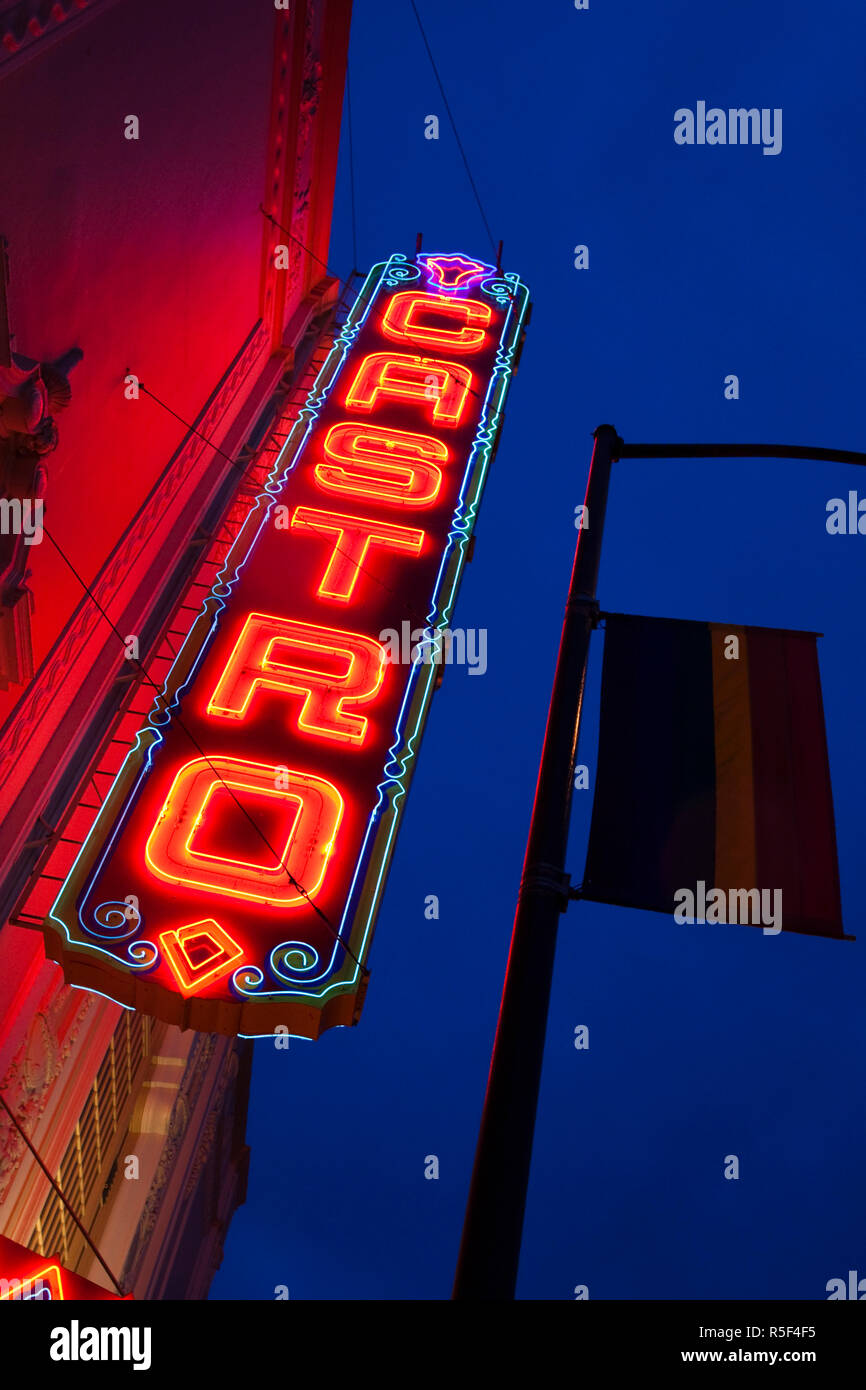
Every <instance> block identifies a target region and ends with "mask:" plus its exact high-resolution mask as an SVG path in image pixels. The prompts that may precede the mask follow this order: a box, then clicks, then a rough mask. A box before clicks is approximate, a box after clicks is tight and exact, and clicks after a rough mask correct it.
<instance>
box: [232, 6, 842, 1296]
mask: <svg viewBox="0 0 866 1390" xmlns="http://www.w3.org/2000/svg"><path fill="white" fill-rule="evenodd" d="M419 10H420V12H421V14H422V18H423V20H424V23H425V26H426V29H427V33H428V37H429V40H430V43H431V46H432V49H433V52H434V54H435V56H436V59H437V62H438V65H439V68H440V72H441V75H442V79H443V82H444V84H445V89H446V92H447V93H448V97H449V101H450V103H451V106H452V109H453V111H454V114H455V116H456V119H457V122H458V127H459V129H460V134H461V138H462V140H463V143H464V145H465V147H466V150H467V154H468V158H469V162H470V166H471V168H472V172H473V175H474V178H475V180H476V183H477V185H478V188H479V191H480V194H481V199H482V202H483V204H484V208H485V211H486V214H487V217H488V219H489V221H490V223H491V226H492V229H493V233H494V236H495V237H496V238H497V239H498V238H499V237H502V238H504V241H505V255H504V267H505V268H506V269H509V270H512V269H513V270H516V271H519V272H520V274H521V276H522V277H523V279H524V280H525V281H526V283H527V284H528V285H529V287H530V290H531V292H532V298H533V302H534V310H533V318H532V324H531V326H530V329H529V332H528V335H527V342H526V346H525V350H524V353H523V359H522V362H521V367H520V371H519V373H518V375H517V376H516V378H515V380H514V382H513V385H512V390H511V394H510V397H509V401H508V406H507V418H506V421H505V427H504V432H503V437H502V443H501V447H500V449H499V453H498V455H497V458H496V462H495V465H494V468H493V470H492V472H491V474H490V478H489V482H488V486H487V491H486V494H485V500H484V505H483V507H482V510H481V516H480V520H479V524H478V527H477V538H478V539H477V545H476V550H475V559H474V561H473V563H472V565H471V566H470V567H469V568H468V569H467V571H466V576H465V579H464V582H463V588H462V591H461V595H460V599H459V602H458V606H457V611H456V615H455V620H454V621H455V625H458V626H461V627H465V628H469V627H476V628H486V629H487V631H488V670H487V673H486V674H485V675H484V676H483V677H482V676H470V675H469V674H468V671H467V670H466V669H465V668H462V669H461V668H457V667H452V668H448V669H447V670H446V675H445V681H444V685H443V687H442V689H441V691H440V692H439V693H438V695H437V696H436V699H435V700H434V704H433V709H432V713H431V717H430V721H429V724H428V728H427V733H426V735H425V741H424V745H423V748H422V752H421V757H420V761H419V766H418V769H417V771H416V775H415V779H414V783H413V787H412V791H411V795H410V798H409V803H408V809H407V813H406V817H405V820H404V827H403V831H402V835H401V838H400V841H399V843H398V846H397V851H396V856H395V859H394V864H393V868H392V872H391V878H390V882H389V887H388V891H387V894H386V898H385V904H384V909H383V911H382V913H381V916H380V919H379V925H378V929H377V934H376V938H375V941H374V944H373V949H372V954H371V958H370V966H371V971H372V978H371V983H370V988H369V992H368V995H367V1001H366V1005H365V1009H364V1014H363V1017H362V1021H361V1024H360V1026H359V1027H358V1028H356V1029H351V1030H347V1029H339V1030H334V1031H332V1032H329V1033H327V1034H326V1035H325V1036H324V1037H323V1038H322V1039H321V1040H320V1041H319V1042H317V1043H304V1042H300V1041H297V1042H296V1041H294V1040H293V1041H292V1044H291V1048H290V1050H289V1051H288V1052H277V1051H275V1049H274V1048H273V1046H272V1045H271V1044H270V1043H268V1042H258V1043H256V1060H255V1067H254V1077H253V1090H252V1098H251V1107H250V1119H249V1142H250V1144H251V1147H252V1162H251V1167H250V1185H249V1196H248V1199H247V1204H246V1206H245V1207H244V1208H242V1209H241V1210H240V1211H239V1212H238V1214H237V1215H236V1217H235V1219H234V1223H233V1226H232V1229H231V1232H230V1235H229V1238H228V1241H227V1245H226V1254H225V1261H224V1264H223V1267H222V1270H221V1271H220V1273H219V1275H218V1276H217V1278H216V1280H215V1282H214V1285H213V1289H212V1297H214V1298H266V1299H267V1298H272V1297H273V1290H274V1286H275V1285H277V1284H286V1285H288V1287H289V1290H290V1295H291V1297H292V1298H297V1299H370V1298H373V1299H377V1298H378V1299H411V1298H420V1299H439V1298H447V1297H448V1296H449V1294H450V1289H451V1283H452V1278H453V1270H454V1263H455V1259H456V1255H457V1249H458V1244H459V1237H460V1228H461V1223H462V1218H463V1210H464V1204H465V1198H466V1192H467V1186H468V1181H469V1174H470V1170H471V1163H472V1156H473V1153H474V1146H475V1138H476V1133H477V1125H478V1119H479V1115H480V1108H481V1102H482V1098H483V1092H484V1085H485V1080H486V1074H487V1065H488V1059H489V1052H490V1045H491V1042H492V1037H493V1030H494V1025H495V1019H496V1013H497V1009H498V1004H499V996H500V990H501V984H502V976H503V970H504V966H505V960H506V954H507V949H508V942H509V937H510V931H511V923H512V917H513V911H514V903H515V896H516V891H517V885H518V880H519V876H520V870H521V863H522V857H523V850H524V845H525V837H526V830H527V826H528V819H529V812H530V808H531V801H532V795H533V790H534V785H535V777H536V771H537V765H538V756H539V751H540V746H541V739H542V734H543V729H544V721H545V717H546V710H547V701H548V696H549V690H550V682H551V678H552V673H553V664H554V660H555V655H556V649H557V643H558V638H559V628H560V624H561V618H562V607H563V602H564V596H565V592H566V588H567V584H568V576H569V572H570V566H571V560H572V553H573V547H574V541H575V535H576V533H575V531H574V525H573V517H574V508H575V506H576V505H577V504H578V503H580V502H581V501H582V500H583V495H584V487H585V480H586V471H587V465H588V462H589V456H590V448H591V432H592V430H593V428H594V427H595V426H596V425H598V424H599V423H601V422H602V421H610V422H612V423H613V424H614V425H616V427H617V428H618V430H619V432H620V434H622V435H623V437H624V438H625V439H627V440H632V441H638V440H640V441H646V440H652V441H667V440H684V441H691V440H737V441H738V440H756V441H766V442H773V443H775V442H784V443H802V444H816V445H828V446H836V447H840V448H852V449H856V448H860V449H862V448H864V431H863V417H862V400H863V380H864V348H863V321H864V307H866V306H864V274H863V268H862V266H863V226H864V222H866V207H864V182H863V168H864V157H866V97H864V87H863V80H862V51H863V45H864V38H866V18H864V15H863V14H862V13H861V12H860V10H859V9H858V8H857V7H856V6H853V5H851V4H850V3H849V2H848V0H825V3H823V4H822V5H820V6H816V5H814V4H813V3H807V0H764V2H763V3H762V4H761V5H760V6H756V5H755V4H754V0H729V3H728V4H727V5H726V6H724V7H723V8H719V7H713V8H710V9H708V8H706V7H704V6H698V5H695V4H694V0H679V3H676V2H675V0H659V3H656V4H651V5H648V4H639V3H636V0H629V2H627V3H622V4H613V3H604V0H590V9H589V10H588V11H586V12H578V11H576V10H575V9H574V8H573V5H572V3H571V0H544V3H542V4H540V5H536V6H533V7H530V9H529V10H528V9H527V6H526V5H525V4H524V3H519V2H518V0H472V3H471V4H468V5H467V4H464V3H457V0H454V3H444V4H439V5H435V6H434V5H432V4H430V3H426V2H425V0H419ZM350 61H351V79H352V103H353V117H354V147H355V180H356V199H357V210H358V218H357V221H358V259H359V263H360V268H361V269H364V270H366V269H367V268H368V267H369V265H370V264H371V263H372V262H373V261H376V260H380V259H384V258H385V257H386V256H387V255H388V254H389V253H390V252H392V251H397V250H403V251H406V252H411V251H412V250H413V249H414V243H415V233H416V231H418V230H423V232H424V245H425V249H427V250H431V251H432V250H445V251H453V250H463V251H465V252H467V253H469V254H472V255H478V256H481V257H482V258H488V257H489V255H490V249H491V248H490V244H489V241H488V240H487V239H486V235H485V231H484V226H483V223H482V221H481V218H480V215H479V213H478V209H477V205H476V203H475V201H474V199H473V196H472V193H471V189H470V187H469V184H468V181H467V178H466V174H465V171H464V169H463V166H462V163H461V160H460V157H459V152H458V150H457V147H456V144H455V141H454V137H453V134H452V131H451V129H450V127H449V124H448V120H447V117H446V113H445V111H444V109H443V105H442V101H441V97H440V95H439V92H438V89H437V86H436V83H435V78H434V75H433V72H432V70H431V67H430V64H429V61H428V59H427V55H426V53H425V51H424V48H423V44H422V41H421V37H420V34H419V32H418V28H417V25H416V23H415V19H414V16H413V14H412V10H411V6H410V5H409V4H408V0H375V3H370V2H369V0H367V3H365V0H356V4H355V14H354V20H353V31H352V44H351V58H350ZM699 100H704V101H706V103H707V105H708V106H714V105H715V106H720V107H722V108H728V107H739V106H747V107H750V106H757V107H768V108H777V107H780V108H782V110H783V113H784V115H783V147H782V152H781V153H780V154H779V155H777V156H775V157H773V156H764V155H763V154H762V152H761V150H760V148H758V147H751V146H749V147H729V146H720V147H707V146H705V147H698V146H695V147H691V148H689V147H681V146H678V145H676V144H675V143H674V139H673V130H674V119H673V117H674V111H675V110H676V109H677V108H679V107H691V108H692V109H694V108H695V106H696V104H697V102H698V101H699ZM429 114H437V115H438V116H439V117H440V123H441V128H440V139H439V140H438V142H435V141H428V140H425V139H424V118H425V116H427V115H429ZM347 153H348V150H347V144H346V141H345V122H344V147H343V150H342V151H341V155H342V162H341V170H340V178H339V186H338V196H337V203H336V208H335V220H334V234H333V242H332V250H331V264H332V266H333V267H334V268H335V269H336V270H338V271H339V272H341V273H343V274H345V272H346V271H347V270H348V269H349V268H350V266H351V263H352V239H351V222H350V215H349V196H348V188H349V185H348V163H347ZM578 243H586V244H587V245H588V246H589V252H590V268H589V270H588V271H577V270H575V269H574V268H573V259H574V252H573V248H574V247H575V245H576V244H578ZM728 373H736V374H737V375H738V377H739V380H740V399H739V400H738V401H726V400H725V399H724V394H723V383H724V378H725V376H726V375H727V374H728ZM849 488H859V493H860V496H861V497H864V496H866V470H860V469H857V468H852V467H845V466H843V465H833V464H817V463H806V462H802V463H799V462H798V463H792V462H786V461H758V460H755V461H723V460H718V461H696V462H667V463H645V462H638V461H622V462H620V463H618V464H616V465H615V467H614V474H613V483H612V488H611V496H610V504H609V508H608V520H607V529H606V535H605V542H604V555H603V559H602V567H601V579H600V585H599V596H600V599H601V603H602V607H603V608H606V609H609V610H611V611H624V612H638V613H646V614H653V615H659V616H668V617H681V618H694V619H702V620H707V621H725V622H731V623H752V624H763V625H767V626H779V627H790V628H803V629H810V630H817V631H820V632H823V633H824V634H825V637H824V638H823V640H822V641H821V643H820V644H819V652H820V660H821V672H822V680H823V690H824V702H825V709H826V716H827V726H828V740H829V749H830V763H831V772H832V777H833V785H834V794H835V806H836V818H837V830H838V842H839V856H840V869H841V879H842V899H843V910H844V915H845V923H846V929H847V931H848V932H849V933H852V934H855V935H857V936H859V941H858V942H857V943H846V942H834V941H824V940H817V939H813V938H810V937H802V936H790V937H789V936H786V935H785V934H782V936H779V937H765V936H764V935H763V933H761V932H760V931H757V930H755V929H752V928H748V927H732V926H695V927H687V926H686V927H683V926H676V925H675V924H674V923H673V921H672V920H668V919H667V918H665V917H662V916H659V915H656V914H650V913H643V912H634V911H624V910H621V909H617V908H612V907H605V906H602V905H596V904H592V903H580V904H577V905H574V906H572V908H571V909H570V910H569V913H568V914H567V916H566V917H564V918H563V919H562V924H561V929H560V941H559V949H558V954H557V962H556V976H555V984H554V991H553V998H552V1004H551V1011H550V1020H549V1027H548V1043H547V1052H546V1057H545V1067H544V1077H543V1084H542V1091H541V1100H540V1107H539V1121H538V1127H537V1131H536V1144H535V1154H534V1162H533V1171H532V1180H531V1187H530V1195H529V1203H528V1207H527V1215H526V1225H525V1236H524V1248H523V1260H522V1265H521V1274H520V1280H519V1285H518V1296H519V1297H520V1298H525V1299H569V1298H572V1297H573V1296H574V1295H573V1289H574V1286H575V1285H577V1284H587V1285H588V1286H589V1294H590V1298H591V1299H598V1298H613V1299H638V1298H662V1299H684V1298H720V1299H731V1298H746V1299H748V1298H757V1299H760V1298H782V1299H793V1298H806V1299H822V1298H825V1297H826V1293H825V1286H826V1283H827V1281H828V1280H829V1279H831V1278H834V1277H837V1276H841V1277H845V1276H846V1274H847V1271H848V1270H849V1269H858V1270H859V1271H860V1274H861V1276H863V1275H866V1243H864V1236H863V1231H864V1220H863V1218H864V1189H863V1182H862V1171H863V1160H864V1117H863V1110H862V1100H861V1092H862V1084H861V1081H860V1077H859V1072H860V1069H861V1067H860V1064H861V1059H862V1051H863V1048H862V1039H863V1034H862V1022H863V998H864V978H863V976H864V969H863V955H864V950H866V925H864V921H863V911H862V904H863V901H864V894H866V856H864V854H863V850H862V829H863V813H862V805H863V795H864V788H866V740H864V737H863V727H864V726H863V696H862V691H863V688H864V681H866V660H864V649H866V647H864V636H866V616H864V603H863V600H864V596H866V583H864V573H866V536H834V537H831V536H829V535H828V534H827V532H826V529H825V516H826V504H827V501H828V499H829V498H831V497H837V496H844V495H846V493H847V491H848V489H849ZM595 643H596V645H595V649H594V655H593V659H592V670H591V679H590V689H589V694H588V706H587V713H586V718H585V721H584V728H583V731H582V735H581V749H580V760H581V761H582V762H585V763H588V764H589V766H590V769H591V770H593V771H594V764H595V747H596V738H597V728H598V721H597V701H598V677H599V670H600V659H601V637H600V635H599V636H597V638H596V639H595ZM590 804H591V793H590V792H583V793H576V794H575V807H574V815H573V823H572V841H571V862H570V865H569V868H570V871H571V874H572V878H573V879H574V880H575V881H579V880H580V878H581V877H582V872H583V859H584V852H585V845H586V836H587V831H588V823H589V812H590ZM430 893H436V894H438V895H439V898H440V904H441V910H440V919H439V921H438V922H435V921H434V922H430V921H426V920H425V917H424V899H425V896H426V895H427V894H430ZM578 1024H587V1025H589V1029H590V1049H589V1051H586V1052H578V1051H576V1050H575V1049H574V1047H573V1034H574V1029H575V1026H576V1025H578ZM428 1154H436V1155H437V1156H438V1158H439V1164H440V1178H439V1180H438V1181H427V1180H425V1178H424V1159H425V1155H428ZM727 1154H737V1155H738V1156H739V1159H740V1179H739V1181H736V1182H734V1181H725V1179H724V1177H723V1166H724V1158H725V1155H727Z"/></svg>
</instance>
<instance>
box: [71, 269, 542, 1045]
mask: <svg viewBox="0 0 866 1390" xmlns="http://www.w3.org/2000/svg"><path fill="white" fill-rule="evenodd" d="M528 307H529V301H528V294H527V291H526V288H525V286H524V285H523V284H522V283H521V282H520V280H519V278H518V277H517V276H516V275H514V274H510V273H509V274H500V273H498V272H497V271H496V270H495V269H494V268H493V267H492V266H490V265H487V264H485V263H483V262H481V261H475V260H472V259H470V258H468V257H465V256H461V255H442V256H435V255H419V256H418V257H417V258H416V259H415V261H408V260H407V259H406V258H405V257H403V256H399V255H395V256H392V257H391V258H390V260H389V261H387V262H384V263H381V264H379V265H376V266H374V268H373V270H372V271H371V272H370V274H369V276H368V277H367V279H366V281H365V283H364V285H363V288H362V289H361V292H360V294H359V296H358V299H357V300H356V302H355V304H354V306H353V308H352V310H351V312H350V314H349V317H348V319H347V321H346V324H345V326H344V328H343V329H342V331H341V333H340V335H339V337H338V338H337V340H336V342H335V344H334V347H333V349H332V351H331V352H330V354H329V356H328V358H327V360H326V361H325V363H324V365H323V367H322V369H321V371H320V373H319V375H318V377H317V379H316V382H315V384H314V386H313V389H312V391H311V392H310V395H309V397H308V399H307V402H306V405H305V407H304V409H303V410H302V411H301V414H300V418H299V419H298V421H297V423H296V424H295V426H294V427H293V429H292V431H291V434H290V435H289V437H288V439H287V440H286V442H285V445H284V446H283V448H282V450H281V452H280V454H279V456H278V458H277V460H276V463H275V465H274V468H273V471H272V473H271V475H270V477H269V480H268V482H267V483H266V485H265V487H264V489H263V491H262V493H261V494H260V495H259V496H258V497H257V498H256V500H255V503H254V504H253V506H252V508H251V510H250V512H249V513H248V515H247V517H246V520H245V522H244V524H243V526H242V527H241V529H240V531H239V533H238V535H237V538H236V540H235V542H234V544H233V546H232V549H231V551H230V552H229V554H228V557H227V559H226V561H225V563H224V566H223V568H222V570H221V571H220V573H219V575H218V576H217V582H216V583H215V585H214V587H213V589H212V590H211V592H210V594H209V595H208V597H207V598H206V600H205V601H204V603H203V605H202V609H201V612H200V614H199V616H198V619H197V620H196V621H195V623H194V624H193V626H192V628H191V630H190V632H189V635H188V636H187V638H186V640H185V641H184V643H183V646H182V647H181V649H180V651H179V652H178V654H177V658H176V660H175V661H174V664H173V666H172V668H171V671H170V672H169V674H168V677H167V678H166V681H165V684H164V687H163V689H162V690H161V692H160V694H159V696H158V697H157V698H156V699H155V701H154V704H153V708H152V710H151V712H150V714H149V716H148V718H147V719H146V721H145V722H144V723H143V726H142V727H141V729H140V731H139V733H138V737H137V739H136V742H135V746H134V747H133V748H132V750H131V751H130V752H129V754H128V755H127V757H126V758H125V760H124V762H123V764H122V766H121V767H120V769H119V771H118V772H117V775H116V777H115V778H114V781H113V783H112V785H111V787H110V790H109V792H108V794H107V795H106V797H105V802H104V805H103V806H102V808H101V810H100V812H99V815H98V817H97V819H96V821H95V823H94V825H93V828H92V830H91V832H90V834H89V835H88V837H87V839H86V841H85V842H84V844H83V846H82V848H81V850H80V852H79V854H78V857H77V859H76V861H75V864H74V865H73V868H72V870H71V872H70V873H69V875H68V877H67V879H66V881H65V883H64V884H63V887H62V889H61V891H60V893H59V895H58V897H57V900H56V902H55V904H54V906H53V908H52V911H51V913H50V914H49V916H48V917H47V919H46V921H45V924H44V931H45V940H46V949H47V952H48V954H49V955H50V956H51V957H52V958H53V959H55V960H58V961H59V962H60V963H61V964H62V965H63V968H64V972H65V976H66V979H67V981H69V982H71V983H74V984H78V985H83V986H85V987H87V988H90V989H94V990H99V991H100V992H101V993H103V994H106V995H108V996H110V997H111V998H112V999H115V1000H117V1001H118V1002H119V1003H122V1004H126V1005H129V1006H132V1007H134V1008H136V1009H141V1010H143V1011H144V1012H146V1013H148V1014H150V1015H152V1016H153V1017H156V1018H161V1019H163V1020H165V1021H166V1022H169V1023H174V1024H177V1025H179V1026H181V1027H192V1028H196V1029H200V1030H202V1031H208V1032H220V1033H226V1034H234V1033H242V1034H246V1035H254V1036H255V1035H262V1034H265V1033H272V1032H274V1030H282V1029H285V1030H287V1031H288V1032H289V1033H293V1034H297V1035H300V1036H303V1037H309V1038H314V1037H316V1036H317V1035H318V1034H319V1033H320V1032H321V1031H322V1030H323V1029H325V1028H328V1027H333V1026H334V1025H336V1024H351V1023H353V1022H356V1021H357V1018H358V1016H359V1013H360V1008H361V1004H362V1002H363V994H364V990H365V984H366V967H365V961H366V957H367V953H368V951H369V946H370V937H371V933H372V930H373V925H374V922H375V918H376V913H377V910H378V907H379V904H380V902H381V898H382V893H383V889H384V883H385V877H386V874H387V871H388V867H389V863H390V860H391V855H392V853H393V850H394V842H395V837H396V834H397V829H398V826H399V822H400V816H401V814H402V810H403V807H404V805H405V800H406V793H407V790H408V786H409V782H410V778H411V775H412V770H413V765H414V760H415V757H416V756H417V752H418V743H419V739H420V736H421V733H422V730H423V727H424V722H425V720H426V716H427V712H428V708H429V705H430V700H431V696H432V694H433V690H434V687H435V683H436V679H437V676H438V675H439V674H440V668H441V663H442V659H443V655H444V653H445V651H446V649H447V643H448V640H449V636H450V629H449V622H450V619H451V614H452V611H453V607H454V602H455V597H456V593H457V588H458V585H459V581H460V576H461V572H462V569H463V565H464V562H465V560H466V552H467V547H468V545H469V541H470V538H471V535H472V530H473V526H474V523H475V517H476V513H477V509H478V505H479V501H480V497H481V491H482V488H483V485H484V480H485V476H486V473H487V470H488V467H489V465H490V462H491V458H492V456H493V453H494V450H495V445H496V440H497V434H498V430H499V426H500V423H501V418H502V410H503V403H504V399H505V394H506V391H507V388H508V384H509V380H510V377H511V373H512V371H513V368H514V361H515V356H516V353H517V350H518V346H519V343H520V338H521V334H522V330H523V325H524V322H525V319H526V315H527V311H528Z"/></svg>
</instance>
